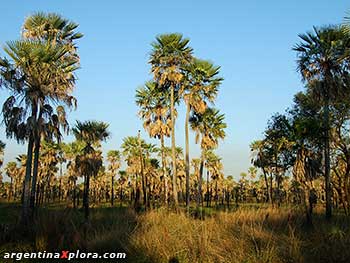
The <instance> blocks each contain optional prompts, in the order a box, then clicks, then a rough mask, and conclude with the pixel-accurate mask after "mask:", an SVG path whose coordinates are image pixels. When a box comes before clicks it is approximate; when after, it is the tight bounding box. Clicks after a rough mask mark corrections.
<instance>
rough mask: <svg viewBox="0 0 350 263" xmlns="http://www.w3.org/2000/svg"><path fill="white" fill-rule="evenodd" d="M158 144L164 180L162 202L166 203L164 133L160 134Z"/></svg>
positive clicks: (166, 184) (166, 183)
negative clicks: (159, 145) (160, 151)
mask: <svg viewBox="0 0 350 263" xmlns="http://www.w3.org/2000/svg"><path fill="white" fill-rule="evenodd" d="M160 144H161V150H162V171H163V180H164V203H165V205H167V204H168V182H167V174H166V166H165V152H164V135H163V134H162V135H161V137H160Z"/></svg>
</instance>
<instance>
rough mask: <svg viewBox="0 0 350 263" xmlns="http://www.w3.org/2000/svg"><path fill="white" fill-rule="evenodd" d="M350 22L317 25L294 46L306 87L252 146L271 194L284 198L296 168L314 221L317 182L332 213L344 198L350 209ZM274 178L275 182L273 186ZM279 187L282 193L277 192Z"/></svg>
mask: <svg viewBox="0 0 350 263" xmlns="http://www.w3.org/2000/svg"><path fill="white" fill-rule="evenodd" d="M348 28H349V27H348V25H335V26H326V27H321V28H316V27H315V28H314V29H313V32H308V33H306V34H301V35H300V36H299V37H300V39H301V42H300V43H298V44H297V45H295V47H294V48H293V50H294V51H296V53H297V69H298V72H299V73H300V75H301V77H302V80H303V82H304V83H305V91H304V92H299V93H298V94H296V95H295V97H294V104H293V106H292V107H291V108H290V109H288V110H287V111H286V113H285V114H276V115H274V116H273V117H272V118H271V120H270V121H269V123H268V127H267V129H266V131H265V134H264V135H265V136H264V139H262V140H259V141H255V142H253V143H252V145H251V149H252V151H253V152H254V153H255V154H254V158H253V160H252V162H253V164H254V165H255V166H256V167H259V168H261V170H262V171H263V174H264V176H265V184H266V191H267V193H266V195H267V196H268V199H269V200H270V202H274V201H276V202H278V201H279V189H280V186H281V184H282V182H283V180H284V178H285V174H288V172H289V173H292V174H293V178H294V180H295V182H296V183H298V184H299V187H300V189H301V190H302V192H303V196H304V204H305V208H306V214H307V217H308V220H309V221H311V212H312V205H313V204H312V203H313V200H312V199H313V198H311V196H312V193H313V192H314V191H315V187H314V182H315V180H317V179H319V178H324V180H323V186H324V187H323V192H324V193H325V203H326V217H327V218H331V215H332V206H333V205H334V204H336V203H337V204H338V203H340V204H341V205H342V206H343V208H344V211H345V213H346V214H348V213H349V211H350V210H349V209H350V179H349V172H350V158H349V157H350V155H349V152H348V151H349V143H350V141H349V139H348V137H349V136H348V133H349V120H350V107H349V106H350V104H349V102H350V78H349V77H350V35H349V31H348ZM273 178H274V180H275V182H276V183H275V186H274V185H273ZM273 188H274V189H275V190H276V194H273V192H274V191H273Z"/></svg>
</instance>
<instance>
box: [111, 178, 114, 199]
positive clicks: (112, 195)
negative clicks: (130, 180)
mask: <svg viewBox="0 0 350 263" xmlns="http://www.w3.org/2000/svg"><path fill="white" fill-rule="evenodd" d="M111 205H112V206H113V205H114V174H112V193H111Z"/></svg>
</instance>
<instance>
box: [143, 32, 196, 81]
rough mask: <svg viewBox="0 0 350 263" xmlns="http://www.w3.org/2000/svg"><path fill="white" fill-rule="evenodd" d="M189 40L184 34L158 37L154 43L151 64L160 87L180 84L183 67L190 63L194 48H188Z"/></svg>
mask: <svg viewBox="0 0 350 263" xmlns="http://www.w3.org/2000/svg"><path fill="white" fill-rule="evenodd" d="M189 41H190V40H189V39H187V38H183V36H182V34H178V33H172V34H163V35H159V36H157V37H156V41H155V42H153V43H152V47H153V51H152V53H151V55H150V60H149V63H150V64H151V65H152V72H153V74H154V78H155V80H156V81H157V82H158V83H159V84H160V85H165V86H167V85H169V84H170V83H173V84H178V83H179V82H180V81H181V80H182V78H183V74H182V73H181V66H182V65H185V64H187V63H189V62H190V60H191V58H192V51H193V50H192V48H191V47H189V46H188V43H189Z"/></svg>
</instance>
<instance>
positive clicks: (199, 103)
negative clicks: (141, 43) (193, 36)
mask: <svg viewBox="0 0 350 263" xmlns="http://www.w3.org/2000/svg"><path fill="white" fill-rule="evenodd" d="M184 70H185V76H186V78H185V85H183V86H182V87H181V89H180V95H181V96H182V97H183V99H184V101H185V104H186V118H185V144H186V155H185V165H186V167H185V170H186V206H187V208H188V207H189V205H190V157H189V151H190V150H189V128H188V124H189V119H190V114H191V111H193V112H196V113H198V114H203V113H204V112H205V110H206V108H207V102H211V103H213V102H214V100H215V98H216V96H217V93H218V87H219V85H220V84H221V82H222V80H223V79H222V78H220V77H218V76H217V75H218V74H219V70H220V67H217V66H214V65H213V64H212V63H211V62H209V61H206V60H200V59H197V58H193V60H192V61H191V63H189V64H188V65H185V66H184Z"/></svg>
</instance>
